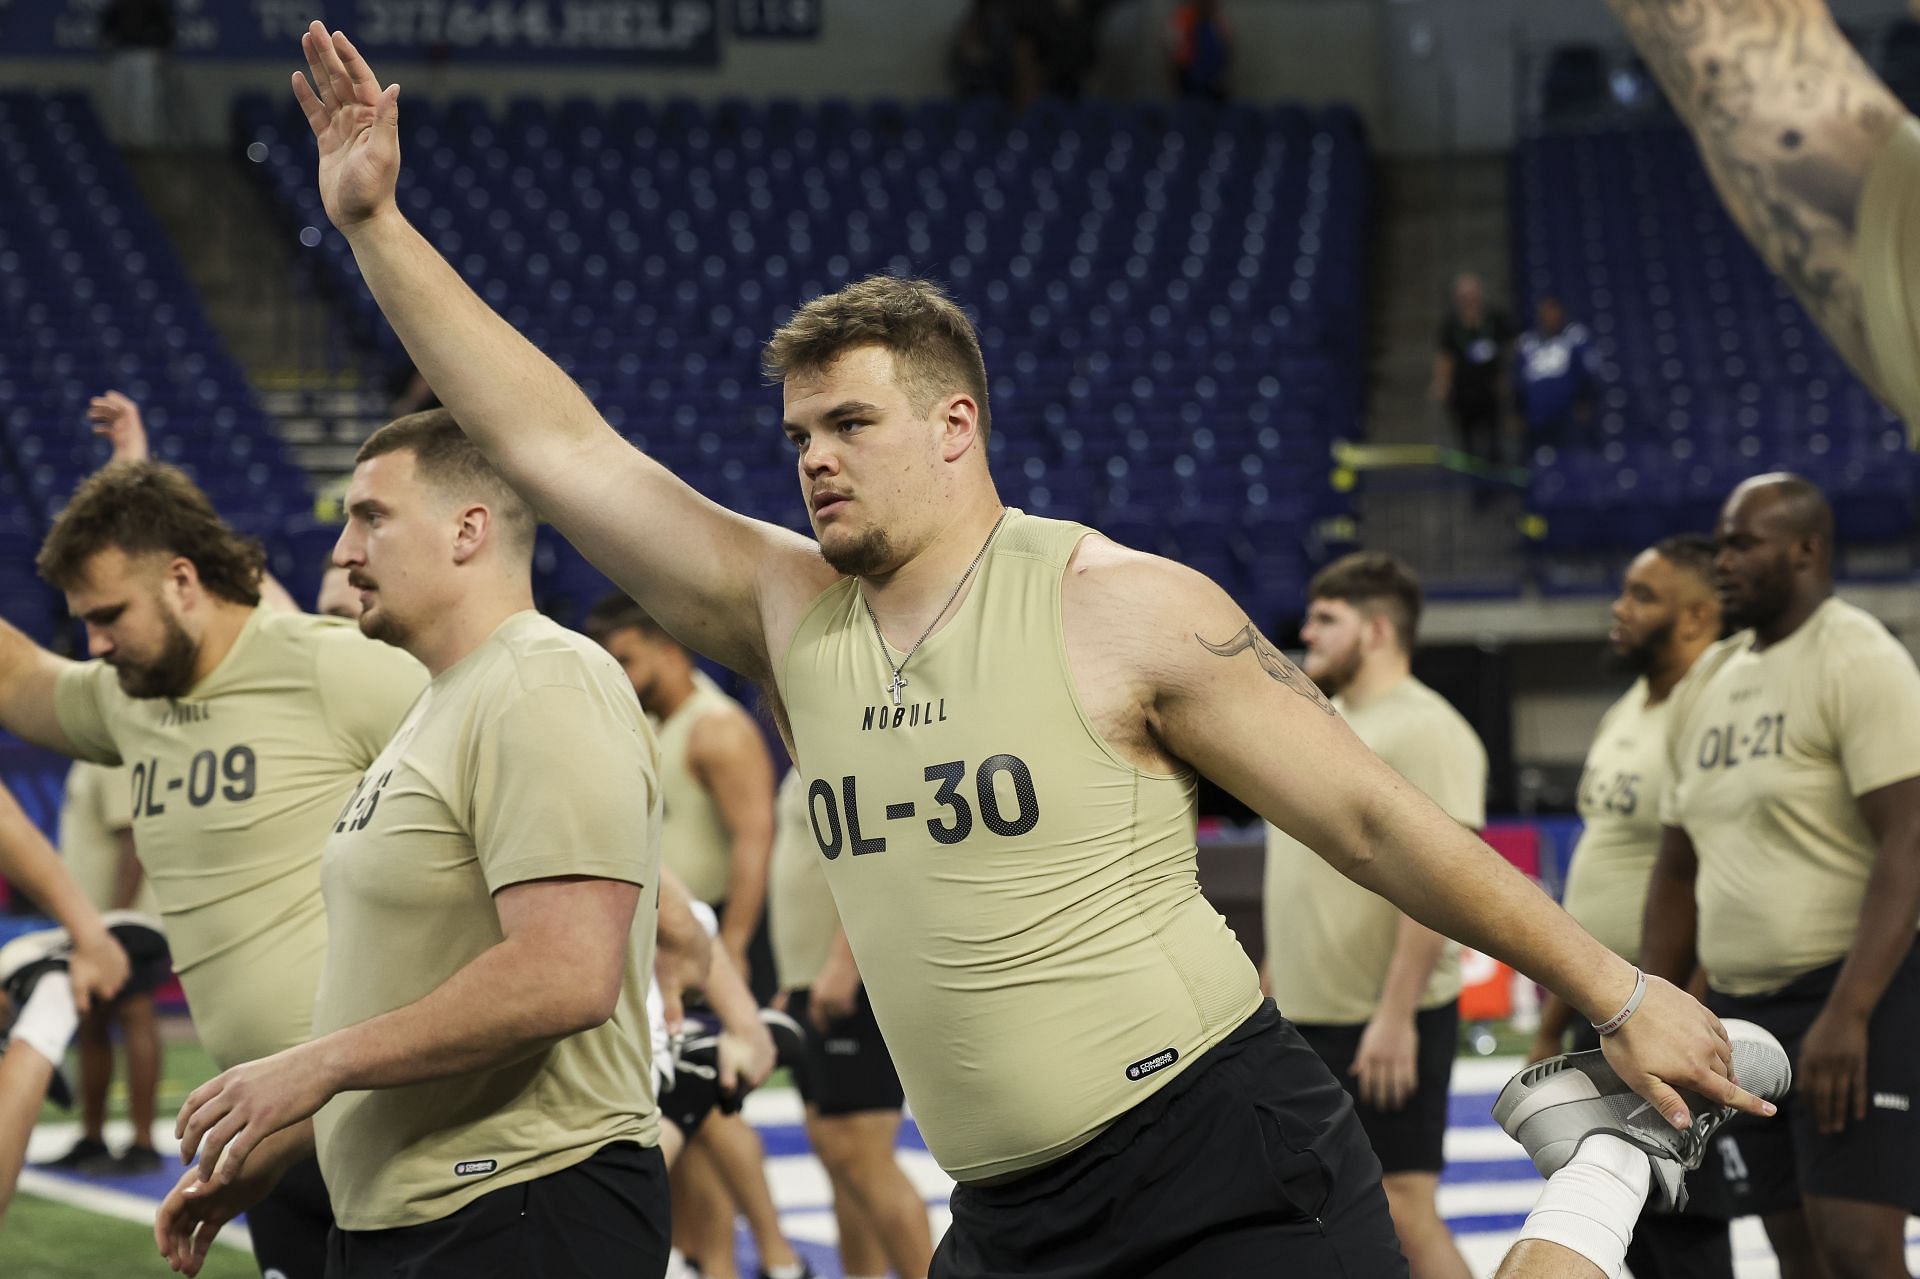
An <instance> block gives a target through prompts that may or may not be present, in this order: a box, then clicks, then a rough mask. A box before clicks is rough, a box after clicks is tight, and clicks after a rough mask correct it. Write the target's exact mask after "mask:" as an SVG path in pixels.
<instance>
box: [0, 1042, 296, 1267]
mask: <svg viewBox="0 0 1920 1279" xmlns="http://www.w3.org/2000/svg"><path fill="white" fill-rule="evenodd" d="M165 1038H166V1049H165V1051H166V1056H165V1059H164V1060H165V1064H164V1066H163V1067H162V1070H161V1076H160V1095H159V1099H158V1100H159V1104H158V1107H157V1113H158V1115H159V1117H160V1119H161V1120H162V1121H163V1122H164V1121H167V1120H170V1119H171V1118H172V1117H173V1116H174V1115H175V1114H177V1113H178V1112H179V1109H180V1103H181V1102H183V1101H185V1100H186V1098H187V1094H188V1093H190V1092H192V1091H193V1090H194V1089H195V1088H196V1087H198V1086H199V1085H200V1084H201V1083H203V1082H205V1081H206V1080H208V1079H211V1078H213V1075H214V1073H215V1072H214V1069H213V1059H212V1058H211V1057H209V1056H207V1054H206V1051H205V1050H204V1049H202V1048H201V1047H200V1045H199V1043H198V1041H196V1040H194V1039H193V1038H192V1033H191V1031H190V1030H188V1029H187V1028H186V1027H185V1025H184V1023H181V1024H178V1025H176V1026H171V1027H169V1028H168V1032H167V1033H166V1036H165ZM66 1071H67V1077H68V1078H69V1079H74V1078H76V1077H77V1073H78V1065H77V1063H76V1062H75V1061H74V1060H73V1058H71V1057H69V1058H68V1060H67V1065H66ZM107 1111H108V1118H109V1119H124V1118H125V1117H126V1112H127V1108H126V1087H125V1084H124V1081H123V1079H122V1078H120V1077H118V1076H116V1078H115V1079H114V1087H113V1091H112V1092H111V1093H110V1094H109V1095H108V1100H107ZM40 1118H41V1120H42V1122H45V1123H69V1122H72V1121H73V1119H74V1118H75V1116H73V1115H72V1114H70V1113H68V1112H67V1111H64V1110H61V1109H59V1108H57V1107H55V1106H54V1105H52V1104H51V1103H49V1104H48V1105H46V1106H45V1107H43V1108H42V1109H41V1111H40ZM162 1149H163V1152H164V1149H165V1148H164V1147H163V1148H162ZM172 1273H173V1272H172V1271H171V1270H169V1269H168V1268H167V1263H166V1262H164V1261H162V1260H161V1259H160V1254H159V1252H158V1251H157V1250H156V1249H155V1248H154V1246H153V1233H152V1229H151V1228H150V1227H148V1226H141V1225H136V1224H134V1223H133V1222H129V1221H118V1220H115V1219H114V1218H112V1217H105V1216H101V1215H100V1214H98V1213H92V1212H88V1211H86V1210H84V1209H81V1208H70V1207H68V1206H66V1205H64V1204H57V1203H54V1202H52V1201H51V1200H47V1199H42V1198H39V1197H38V1196H36V1195H31V1194H27V1193H24V1192H23V1193H21V1194H20V1195H19V1196H17V1197H16V1198H15V1199H14V1201H13V1206H12V1207H11V1208H9V1209H8V1211H7V1220H6V1223H5V1224H4V1225H0V1275H5V1276H6V1277H7V1279H120V1276H122V1275H170V1274H172ZM200 1273H201V1274H202V1275H205V1276H211V1277H212V1279H251V1277H257V1276H258V1274H259V1271H258V1270H256V1269H255V1268H254V1266H253V1258H252V1255H251V1254H250V1253H248V1252H247V1251H246V1250H245V1249H239V1248H227V1247H216V1248H215V1249H214V1250H213V1252H212V1254H211V1255H210V1256H209V1257H208V1258H207V1265H206V1269H204V1270H202V1271H201V1272H200Z"/></svg>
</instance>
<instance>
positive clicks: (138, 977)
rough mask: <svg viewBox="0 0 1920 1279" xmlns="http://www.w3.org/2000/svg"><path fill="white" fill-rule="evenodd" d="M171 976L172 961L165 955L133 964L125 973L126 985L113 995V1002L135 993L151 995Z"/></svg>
mask: <svg viewBox="0 0 1920 1279" xmlns="http://www.w3.org/2000/svg"><path fill="white" fill-rule="evenodd" d="M171 976H173V961H172V960H170V959H168V958H166V957H165V956H162V957H161V958H159V959H150V960H148V961H146V962H145V963H140V964H135V965H133V967H132V969H131V970H130V971H129V972H128V973H127V982H126V985H124V986H122V987H120V993H119V994H117V995H115V996H114V997H113V999H114V1002H115V1003H118V1002H119V1001H121V1000H122V999H131V998H133V997H134V996H136V995H151V994H152V993H153V992H154V991H156V990H158V989H160V988H161V987H162V986H164V985H166V984H167V978H169V977H171Z"/></svg>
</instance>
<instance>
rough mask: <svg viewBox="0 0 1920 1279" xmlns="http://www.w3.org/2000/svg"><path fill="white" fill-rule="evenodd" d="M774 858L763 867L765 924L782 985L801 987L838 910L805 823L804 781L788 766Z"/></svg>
mask: <svg viewBox="0 0 1920 1279" xmlns="http://www.w3.org/2000/svg"><path fill="white" fill-rule="evenodd" d="M773 818H774V826H773V864H772V866H771V867H770V868H769V870H768V872H767V889H768V892H767V929H768V931H769V932H770V933H771V934H772V941H773V967H774V972H775V973H776V974H777V975H778V977H779V981H780V989H782V990H804V989H805V988H807V987H808V986H811V985H813V979H814V978H815V977H818V976H819V975H820V970H821V969H822V968H823V967H825V966H826V962H827V955H828V953H829V952H830V951H831V950H832V948H833V938H834V934H835V933H837V932H839V930H840V915H839V912H838V911H836V910H835V909H834V907H833V890H832V889H831V888H829V887H827V872H826V867H825V864H824V863H823V861H822V859H821V857H820V847H819V845H817V844H815V843H814V841H813V828H812V827H811V826H809V825H808V824H807V782H806V779H805V778H803V777H802V776H800V773H799V771H798V770H791V769H790V770H788V772H787V776H786V778H785V780H783V781H782V782H781V783H780V793H779V795H778V797H777V798H776V799H775V801H774V813H773Z"/></svg>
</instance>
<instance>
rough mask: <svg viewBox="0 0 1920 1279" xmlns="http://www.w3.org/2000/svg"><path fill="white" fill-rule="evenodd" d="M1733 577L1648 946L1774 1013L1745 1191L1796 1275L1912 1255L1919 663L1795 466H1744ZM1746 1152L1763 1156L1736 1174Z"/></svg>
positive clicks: (1655, 886)
mask: <svg viewBox="0 0 1920 1279" xmlns="http://www.w3.org/2000/svg"><path fill="white" fill-rule="evenodd" d="M1715 535H1716V542H1717V546H1718V549H1717V552H1716V554H1715V557H1714V565H1713V567H1714V584H1715V587H1716V589H1717V591H1718V594H1719V597H1720V607H1721V611H1722V613H1723V614H1724V617H1725V623H1726V625H1727V626H1729V627H1732V628H1735V629H1736V630H1737V631H1738V634H1736V635H1734V636H1732V637H1731V638H1730V639H1728V640H1726V641H1725V642H1723V643H1721V644H1720V645H1718V646H1716V647H1715V648H1713V649H1712V650H1710V651H1709V652H1708V653H1707V654H1706V655H1705V656H1703V657H1702V658H1701V659H1700V661H1699V662H1698V664H1697V665H1696V667H1695V670H1694V672H1693V673H1692V674H1691V675H1690V676H1689V677H1688V678H1687V680H1686V682H1685V683H1684V684H1682V685H1681V686H1680V692H1679V694H1678V695H1677V696H1676V697H1675V699H1674V705H1673V708H1672V710H1671V711H1670V712H1669V715H1670V723H1671V732H1670V734H1669V738H1668V741H1669V748H1670V756H1669V767H1670V769H1671V778H1672V781H1671V785H1670V787H1669V789H1668V791H1667V794H1666V799H1665V801H1664V803H1663V804H1662V807H1661V818H1660V819H1661V823H1662V825H1663V827H1664V829H1663V830H1662V832H1661V842H1660V851H1659V855H1658V857H1657V859H1656V861H1655V863H1654V868H1653V877H1652V881H1651V888H1650V892H1649V896H1648V902H1647V913H1646V924H1645V933H1644V937H1643V939H1642V941H1641V945H1640V960H1641V963H1642V965H1643V966H1644V967H1645V968H1646V969H1647V970H1648V971H1650V972H1657V973H1660V974H1661V975H1662V976H1664V977H1666V978H1668V979H1669V980H1672V981H1682V982H1684V981H1686V980H1688V978H1689V976H1690V975H1691V974H1692V972H1693V970H1694V966H1695V964H1696V962H1697V963H1698V964H1699V966H1700V967H1701V968H1704V969H1705V970H1706V975H1707V986H1708V1005H1709V1007H1712V1008H1713V1009H1714V1010H1715V1011H1716V1012H1719V1013H1720V1014H1722V1015H1723V1016H1727V1017H1738V1018H1742V1019H1744V1020H1747V1021H1751V1022H1754V1023H1757V1024H1758V1025H1760V1026H1763V1027H1765V1028H1766V1029H1767V1030H1769V1031H1771V1032H1772V1033H1773V1034H1774V1036H1775V1037H1776V1038H1778V1039H1779V1041H1780V1042H1781V1044H1782V1045H1783V1046H1784V1047H1785V1048H1786V1050H1787V1052H1788V1053H1789V1054H1791V1055H1792V1056H1793V1057H1794V1058H1795V1059H1796V1060H1795V1065H1794V1074H1795V1080H1794V1090H1793V1093H1792V1094H1791V1095H1790V1096H1789V1097H1788V1098H1787V1099H1786V1101H1785V1102H1784V1103H1783V1105H1782V1107H1781V1109H1782V1111H1783V1112H1784V1113H1783V1114H1782V1115H1781V1117H1780V1121H1779V1122H1776V1123H1772V1124H1766V1125H1748V1124H1745V1123H1740V1122H1737V1121H1736V1123H1735V1124H1734V1125H1730V1128H1729V1132H1730V1135H1732V1136H1733V1137H1734V1138H1735V1140H1736V1144H1737V1148H1738V1151H1739V1156H1740V1159H1739V1162H1740V1164H1741V1165H1743V1166H1742V1167H1740V1168H1736V1167H1734V1166H1733V1165H1732V1163H1731V1162H1729V1164H1728V1166H1727V1171H1728V1173H1729V1180H1730V1183H1732V1184H1731V1189H1732V1192H1733V1199H1734V1207H1733V1210H1732V1211H1733V1215H1739V1216H1746V1215H1750V1214H1757V1215H1759V1216H1761V1217H1762V1219H1763V1220H1764V1222H1765V1224H1766V1228H1767V1236H1768V1238H1769V1239H1770V1240H1771V1241H1772V1243H1773V1249H1774V1252H1775V1253H1776V1254H1777V1255H1778V1256H1779V1258H1780V1268H1781V1272H1782V1274H1783V1275H1785V1276H1786V1277H1787V1279H1802V1277H1803V1276H1815V1275H1826V1276H1828V1279H1868V1277H1869V1276H1885V1275H1892V1274H1904V1273H1905V1267H1906V1242H1905V1235H1906V1219H1907V1215H1908V1214H1909V1213H1913V1212H1920V1122H1916V1116H1915V1115H1914V1113H1913V1100H1914V1098H1915V1097H1916V1096H1920V1039H1916V1028H1920V942H1917V941H1916V935H1915V934H1916V928H1917V927H1920V671H1916V669H1915V667H1914V661H1913V658H1912V657H1911V655H1909V654H1908V652H1907V650H1906V649H1905V648H1904V647H1902V646H1901V644H1900V642H1899V641H1898V640H1896V639H1894V638H1893V636H1891V635H1889V634H1888V633H1887V630H1886V628H1885V627H1884V626H1882V625H1881V624H1880V623H1879V622H1878V621H1876V620H1875V619H1874V618H1872V617H1871V616H1869V615H1868V614H1866V613H1864V612H1862V611H1861V610H1860V609H1858V608H1855V607H1854V606H1853V605H1851V604H1847V603H1844V602H1842V601H1840V600H1838V599H1836V598H1834V595H1833V512H1832V511H1831V509H1829V507H1828V506H1827V501H1826V499H1825V498H1824V497H1823V496H1822V495H1821V493H1820V491H1819V490H1818V489H1817V488H1815V487H1814V486H1813V485H1812V484H1809V483H1808V482H1807V481H1806V480H1804V479H1801V478H1800V477H1798V476H1795V475H1787V474H1772V475H1761V476H1756V477H1754V478H1753V479H1750V480H1747V481H1746V482H1745V483H1743V484H1741V485H1740V486H1739V487H1738V488H1736V489H1734V491H1733V494H1732V496H1730V497H1729V498H1728V499H1727V502H1726V505H1725V506H1724V507H1723V508H1722V510H1721V513H1720V519H1719V523H1718V525H1717V527H1716V530H1715ZM1740 1174H1744V1175H1740Z"/></svg>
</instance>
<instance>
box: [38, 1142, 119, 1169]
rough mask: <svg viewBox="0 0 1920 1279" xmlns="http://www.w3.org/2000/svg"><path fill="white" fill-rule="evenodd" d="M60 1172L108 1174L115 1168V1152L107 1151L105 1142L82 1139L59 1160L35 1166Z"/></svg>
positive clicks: (51, 1160) (50, 1160)
mask: <svg viewBox="0 0 1920 1279" xmlns="http://www.w3.org/2000/svg"><path fill="white" fill-rule="evenodd" d="M34 1166H35V1167H37V1168H46V1169H50V1170H54V1171H58V1172H106V1171H109V1170H110V1169H111V1168H112V1166H113V1152H112V1151H111V1150H108V1149H107V1143H106V1142H104V1141H95V1140H94V1139H93V1138H91V1137H82V1138H80V1140H78V1141H76V1142H74V1143H73V1148H72V1149H71V1150H69V1151H67V1153H66V1154H64V1155H61V1156H60V1157H59V1158H58V1159H49V1160H47V1162H45V1163H43V1164H36V1165H34Z"/></svg>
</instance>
